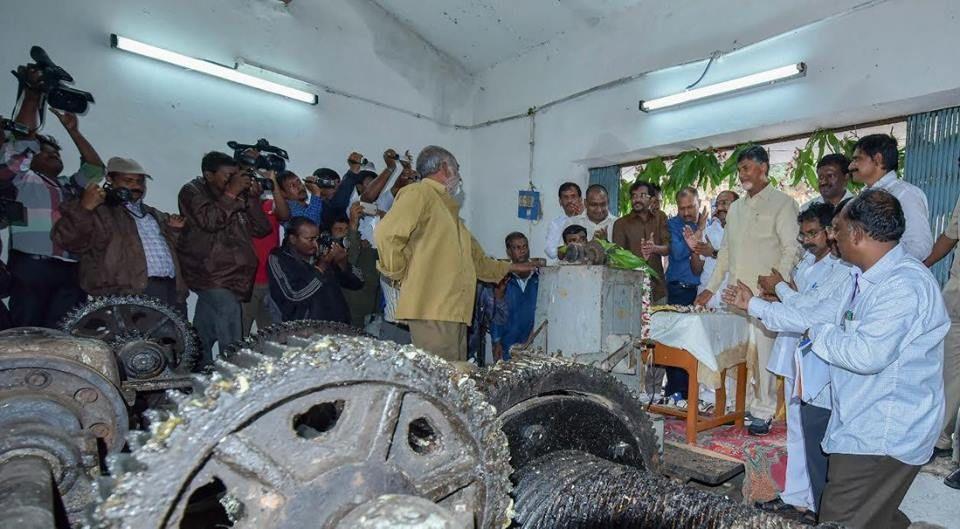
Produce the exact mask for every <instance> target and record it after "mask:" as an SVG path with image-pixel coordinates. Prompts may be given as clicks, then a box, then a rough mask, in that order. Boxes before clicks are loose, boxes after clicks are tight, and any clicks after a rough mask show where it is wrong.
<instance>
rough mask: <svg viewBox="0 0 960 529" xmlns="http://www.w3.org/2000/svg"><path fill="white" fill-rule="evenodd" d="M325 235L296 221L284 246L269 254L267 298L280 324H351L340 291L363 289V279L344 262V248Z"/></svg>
mask: <svg viewBox="0 0 960 529" xmlns="http://www.w3.org/2000/svg"><path fill="white" fill-rule="evenodd" d="M324 235H325V237H321V236H320V228H319V227H318V226H317V224H316V223H315V222H313V221H312V220H310V219H308V218H306V217H296V218H294V219H293V220H292V221H290V223H289V224H288V226H287V231H286V238H285V239H284V241H283V245H281V246H280V247H279V248H277V249H275V250H274V251H273V252H272V253H271V254H270V259H269V261H268V262H269V274H270V297H271V298H272V299H273V301H274V303H276V305H277V307H278V308H279V309H280V313H281V315H282V317H283V321H290V320H301V319H313V320H325V321H338V322H342V323H350V309H349V308H348V307H347V302H346V300H345V299H344V296H343V291H342V290H341V287H343V288H347V289H351V290H357V289H359V288H362V287H363V278H362V277H361V276H360V272H359V270H357V268H356V267H354V266H351V265H350V263H349V262H348V261H347V251H346V250H345V249H344V247H343V246H342V245H341V244H340V243H338V242H335V241H333V240H332V238H331V237H330V235H329V234H324ZM321 239H323V240H321Z"/></svg>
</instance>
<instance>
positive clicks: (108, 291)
mask: <svg viewBox="0 0 960 529" xmlns="http://www.w3.org/2000/svg"><path fill="white" fill-rule="evenodd" d="M148 178H150V176H149V175H148V174H147V172H146V171H145V170H144V169H143V167H141V166H140V164H139V163H137V162H136V161H135V160H132V159H124V158H111V159H110V161H109V162H107V183H108V186H109V188H108V189H110V190H109V191H108V190H105V189H104V188H101V187H100V186H98V185H97V184H96V183H91V184H90V185H88V186H87V187H86V189H85V190H84V192H83V195H82V196H81V197H80V198H78V199H74V200H71V201H69V202H66V203H64V204H63V205H61V206H60V213H61V217H60V219H59V220H58V221H57V222H56V224H54V226H53V231H52V232H51V238H52V239H53V242H54V243H55V244H58V245H60V246H62V247H63V248H65V249H67V250H68V251H69V252H71V253H73V254H76V255H77V256H79V258H80V271H79V272H80V287H81V288H82V289H83V290H84V291H85V292H87V293H88V294H90V295H92V296H107V295H133V294H136V295H145V296H150V297H153V298H156V299H158V300H160V301H161V302H163V303H166V304H167V305H170V306H171V307H174V308H176V309H177V310H178V311H180V312H181V313H182V314H183V316H184V317H186V315H187V306H186V299H187V285H186V283H185V282H184V280H183V278H182V277H181V274H180V262H179V260H178V259H177V252H176V244H177V238H178V237H179V235H180V230H181V228H183V217H180V216H179V215H168V214H167V213H163V212H162V211H159V210H157V209H155V208H152V207H150V206H148V205H146V204H144V203H143V198H144V195H146V193H147V183H146V180H147V179H148Z"/></svg>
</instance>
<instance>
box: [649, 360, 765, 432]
mask: <svg viewBox="0 0 960 529" xmlns="http://www.w3.org/2000/svg"><path fill="white" fill-rule="evenodd" d="M642 354H643V359H644V361H645V362H648V363H649V360H650V358H649V357H650V355H651V354H652V355H653V364H656V365H661V366H668V367H677V368H680V369H683V370H684V371H686V372H687V375H688V378H689V381H688V382H687V402H688V403H690V404H689V405H688V406H687V409H686V410H681V409H679V408H675V407H671V406H661V405H657V404H651V405H650V406H649V408H648V409H649V410H650V411H652V412H654V413H659V414H661V415H670V416H673V417H681V418H684V419H686V420H687V444H691V445H695V444H697V432H702V431H704V430H708V429H710V428H715V427H717V426H720V425H723V424H729V423H733V424H735V425H737V426H743V416H744V407H745V406H746V400H747V362H746V360H744V361H743V362H740V363H738V364H735V365H734V366H731V367H730V368H733V367H736V368H737V390H736V392H737V393H736V406H735V408H734V411H733V413H726V411H727V389H726V384H725V382H726V380H727V369H726V368H724V369H721V370H720V387H719V388H717V390H716V391H717V393H716V399H715V402H716V405H715V406H714V411H713V415H712V416H705V417H701V416H700V410H699V407H698V404H699V403H700V380H699V377H698V376H697V375H698V370H699V367H700V361H699V360H697V358H696V357H694V356H693V355H692V354H690V352H689V351H687V350H686V349H678V348H675V347H670V346H668V345H663V344H661V343H660V342H654V344H653V346H652V347H650V348H648V349H646V350H644V351H643V353H642Z"/></svg>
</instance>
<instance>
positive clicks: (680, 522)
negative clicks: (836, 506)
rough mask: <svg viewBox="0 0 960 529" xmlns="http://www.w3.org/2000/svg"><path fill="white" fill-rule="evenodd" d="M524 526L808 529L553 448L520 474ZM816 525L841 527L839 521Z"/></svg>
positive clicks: (518, 506)
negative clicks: (554, 450)
mask: <svg viewBox="0 0 960 529" xmlns="http://www.w3.org/2000/svg"><path fill="white" fill-rule="evenodd" d="M514 479H515V481H516V483H517V486H516V493H515V497H516V517H515V521H516V522H517V524H518V526H519V527H522V528H523V529H556V528H561V527H562V528H563V529H621V528H622V529H661V528H669V529H802V528H804V527H807V526H805V525H803V524H800V523H799V522H795V521H792V520H787V519H785V518H781V517H779V516H776V515H772V514H768V513H765V512H763V511H760V510H759V509H754V508H751V507H748V506H745V505H742V504H739V503H736V502H734V501H732V500H729V499H727V498H724V497H722V496H718V495H715V494H710V493H708V492H704V491H700V490H696V489H693V488H690V487H685V486H683V485H681V484H679V483H677V482H674V481H671V480H668V479H666V478H663V477H661V476H658V475H656V474H653V473H651V472H647V471H644V470H641V469H638V468H635V467H631V466H626V465H621V464H618V463H614V462H612V461H608V460H605V459H601V458H598V457H596V456H593V455H591V454H588V453H585V452H580V451H576V450H565V451H559V452H552V453H549V454H547V455H545V456H543V457H541V458H539V459H537V460H535V461H532V462H530V463H529V464H527V465H526V466H525V467H523V468H521V469H520V470H518V471H517V473H516V474H515V475H514ZM818 527H820V528H823V529H827V528H838V527H839V526H837V525H835V524H820V525H819V526H818Z"/></svg>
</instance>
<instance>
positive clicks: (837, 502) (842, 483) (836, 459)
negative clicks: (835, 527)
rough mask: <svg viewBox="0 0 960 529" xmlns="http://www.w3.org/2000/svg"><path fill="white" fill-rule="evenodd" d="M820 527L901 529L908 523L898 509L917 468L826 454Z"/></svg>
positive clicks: (886, 460)
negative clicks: (825, 476)
mask: <svg viewBox="0 0 960 529" xmlns="http://www.w3.org/2000/svg"><path fill="white" fill-rule="evenodd" d="M828 466H829V470H828V471H827V487H826V488H825V489H824V490H823V499H822V500H821V504H820V523H823V522H838V523H839V524H840V525H842V526H844V527H847V528H849V529H904V528H905V527H907V526H909V525H910V519H909V518H907V515H905V514H903V513H902V512H901V511H900V509H899V507H900V502H901V501H903V497H904V496H906V494H907V489H909V488H910V484H911V483H913V479H914V478H915V477H917V473H918V472H920V467H919V466H913V465H908V464H906V463H903V462H900V461H898V460H896V459H894V458H892V457H889V456H865V455H849V454H830V459H829V463H828Z"/></svg>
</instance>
